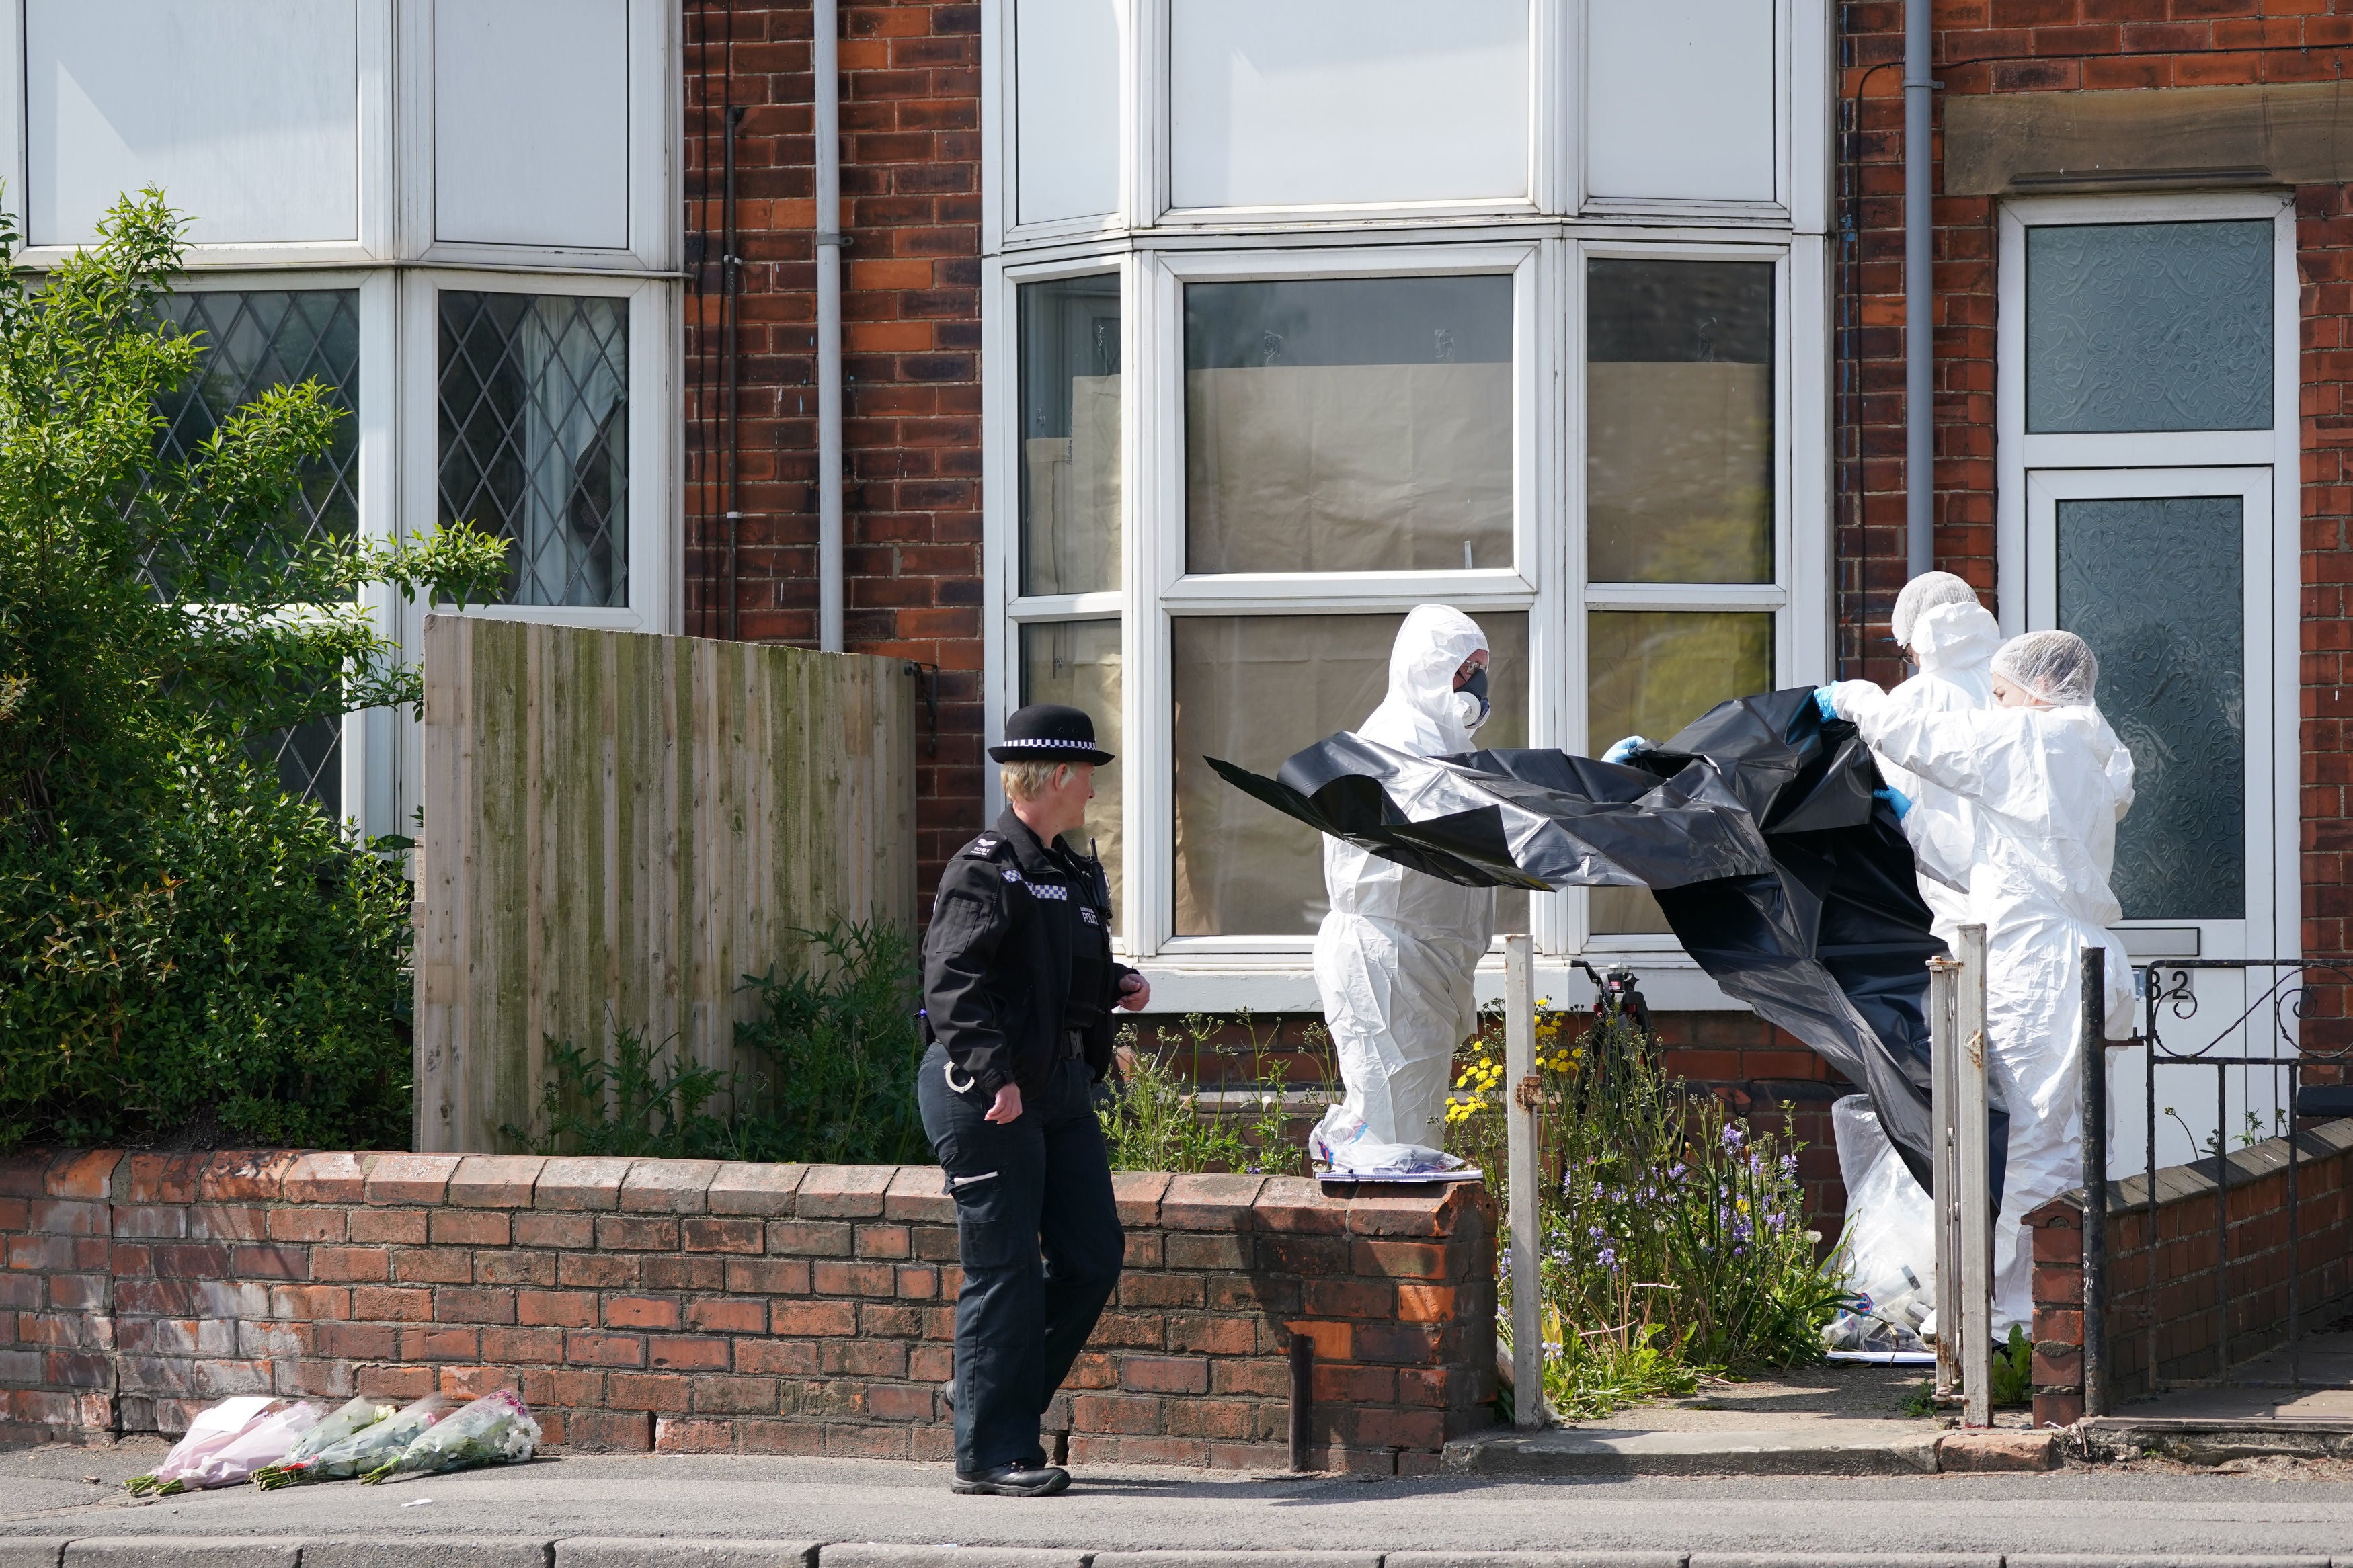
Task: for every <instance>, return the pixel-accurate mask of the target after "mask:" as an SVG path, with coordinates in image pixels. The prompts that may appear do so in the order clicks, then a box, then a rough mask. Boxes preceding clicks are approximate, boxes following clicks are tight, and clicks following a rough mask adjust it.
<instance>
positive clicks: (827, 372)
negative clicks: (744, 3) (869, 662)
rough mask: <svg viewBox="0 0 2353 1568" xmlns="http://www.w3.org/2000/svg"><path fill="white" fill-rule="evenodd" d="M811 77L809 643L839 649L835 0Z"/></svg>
mask: <svg viewBox="0 0 2353 1568" xmlns="http://www.w3.org/2000/svg"><path fill="white" fill-rule="evenodd" d="M810 11H811V16H810V26H811V28H812V29H813V31H812V34H811V37H810V41H809V69H810V70H811V72H812V73H813V74H814V75H815V76H816V78H817V108H816V118H817V646H818V647H820V648H822V649H824V650H825V651H826V652H828V653H839V652H840V651H841V243H842V242H841V67H840V63H839V37H840V24H839V21H837V19H836V12H835V0H811V4H810Z"/></svg>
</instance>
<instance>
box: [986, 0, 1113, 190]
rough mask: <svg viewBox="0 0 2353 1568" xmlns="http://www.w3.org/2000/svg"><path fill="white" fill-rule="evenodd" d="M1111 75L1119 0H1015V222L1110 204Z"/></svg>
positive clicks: (1111, 177)
mask: <svg viewBox="0 0 2353 1568" xmlns="http://www.w3.org/2000/svg"><path fill="white" fill-rule="evenodd" d="M1119 77H1120V63H1119V0H1017V3H1016V4H1015V5H1014V7H1013V118H1014V126H1013V137H1014V146H1015V148H1016V153H1015V157H1014V170H1013V177H1014V204H1015V207H1016V213H1017V221H1018V222H1021V223H1049V222H1051V221H1052V220H1054V219H1056V218H1068V217H1092V216H1095V215H1097V214H1099V213H1109V212H1112V211H1113V210H1114V209H1116V208H1117V207H1118V205H1119Z"/></svg>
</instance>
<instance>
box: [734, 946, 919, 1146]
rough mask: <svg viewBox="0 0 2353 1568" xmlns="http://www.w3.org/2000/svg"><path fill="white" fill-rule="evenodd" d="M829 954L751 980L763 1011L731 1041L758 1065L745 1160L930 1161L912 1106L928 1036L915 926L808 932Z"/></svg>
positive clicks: (745, 1130)
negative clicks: (920, 1010)
mask: <svg viewBox="0 0 2353 1568" xmlns="http://www.w3.org/2000/svg"><path fill="white" fill-rule="evenodd" d="M807 935H808V937H809V940H810V942H811V943H812V945H813V946H814V947H815V949H816V951H817V952H818V953H820V954H822V955H823V960H822V962H821V963H818V965H816V966H815V967H814V968H813V969H809V970H802V971H796V972H795V973H790V974H787V975H786V976H784V977H783V978H782V979H779V978H777V976H776V971H775V970H774V969H773V968H771V969H770V970H769V972H768V973H765V974H763V975H759V976H757V977H751V976H747V977H746V979H747V982H748V983H749V984H751V985H752V986H754V988H755V989H756V990H758V992H759V993H760V1016H758V1017H756V1018H754V1019H753V1020H752V1021H751V1022H750V1023H747V1024H739V1025H737V1026H736V1028H735V1043H736V1044H737V1045H738V1046H740V1047H748V1048H749V1049H751V1050H752V1051H754V1052H755V1053H757V1054H758V1055H759V1057H760V1058H762V1060H763V1068H762V1070H761V1072H760V1075H759V1081H758V1083H757V1085H756V1087H755V1089H754V1098H755V1100H756V1101H757V1103H758V1105H759V1107H760V1109H759V1111H758V1113H757V1114H756V1115H755V1116H754V1117H753V1118H752V1119H750V1120H749V1121H746V1122H745V1123H744V1125H743V1127H742V1130H741V1132H740V1134H739V1136H740V1138H741V1140H742V1147H743V1148H744V1150H745V1151H746V1155H745V1157H746V1158H752V1159H768V1160H821V1161H824V1162H826V1163H829V1164H851V1165H898V1164H927V1163H930V1161H931V1158H932V1143H931V1140H930V1139H929V1138H928V1137H926V1136H925V1135H924V1133H923V1117H922V1116H921V1115H920V1114H919V1113H918V1111H917V1110H916V1108H915V1068H916V1065H917V1063H919V1062H920V1061H921V1060H922V1059H923V1037H922V1034H921V1032H920V1031H919V1030H918V1028H917V1026H916V1023H915V1010H916V1008H917V1007H919V1006H920V1005H921V1003H920V1002H919V1001H918V1000H917V992H918V991H919V989H920V982H921V978H922V971H921V968H920V964H919V961H918V958H917V954H916V948H915V938H914V933H913V932H912V931H908V930H907V929H906V928H905V927H903V926H896V925H891V924H888V923H886V922H881V921H873V922H868V923H864V924H856V923H847V922H839V921H838V922H836V923H835V924H833V925H831V926H829V927H828V928H827V929H826V930H824V931H814V932H809V933H807Z"/></svg>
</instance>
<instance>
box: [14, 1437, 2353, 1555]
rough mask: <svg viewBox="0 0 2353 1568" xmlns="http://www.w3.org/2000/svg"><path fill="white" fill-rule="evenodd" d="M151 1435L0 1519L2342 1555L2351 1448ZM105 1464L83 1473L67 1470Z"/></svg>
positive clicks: (566, 1531)
mask: <svg viewBox="0 0 2353 1568" xmlns="http://www.w3.org/2000/svg"><path fill="white" fill-rule="evenodd" d="M160 1452H161V1448H160V1446H157V1445H148V1444H140V1445H137V1446H130V1445H126V1446H125V1447H123V1448H121V1449H114V1450H106V1449H99V1450H92V1449H82V1448H61V1447H58V1448H37V1449H24V1450H17V1451H16V1452H13V1453H5V1454H0V1535H31V1536H52V1537H55V1536H98V1535H104V1536H122V1535H138V1534H152V1535H180V1536H188V1535H206V1536H212V1535H220V1536H239V1535H277V1536H285V1535H321V1536H324V1535H335V1536H353V1535H366V1536H375V1537H377V1538H379V1539H382V1538H385V1537H400V1536H440V1537H443V1538H444V1539H448V1538H449V1537H453V1536H456V1537H466V1536H481V1535H499V1536H519V1535H520V1536H528V1535H542V1536H544V1537H547V1538H551V1539H552V1538H554V1537H560V1536H579V1535H608V1536H640V1537H645V1536H670V1537H732V1538H735V1539H763V1538H765V1539H778V1538H792V1539H799V1540H812V1541H818V1542H865V1541H878V1542H910V1543H913V1542H924V1543H947V1542H955V1543H961V1544H966V1545H981V1544H988V1545H1031V1546H1061V1547H1073V1548H1078V1549H1081V1550H1090V1551H1113V1550H1122V1549H1133V1548H1195V1549H1214V1550H1221V1551H1235V1550H1244V1549H1265V1548H1283V1549H1291V1550H1301V1549H1324V1550H1340V1549H1353V1550H1358V1551H1364V1550H1372V1551H1388V1552H1400V1551H1409V1550H1418V1549H1419V1550H1453V1551H1468V1550H1525V1549H1553V1550H1560V1549H1580V1550H1586V1551H1592V1550H1650V1551H1668V1552H1774V1551H1778V1552H1791V1553H1797V1554H1801V1555H1803V1554H1813V1553H1820V1552H1851V1553H1866V1554H1871V1555H1874V1556H1877V1555H1888V1554H1899V1553H1923V1552H2010V1553H2020V1552H2065V1553H2090V1554H2099V1555H2105V1556H2109V1557H2111V1558H2112V1559H2113V1558H2114V1557H2115V1556H2116V1555H2117V1554H2123V1555H2125V1556H2128V1557H2137V1558H2140V1559H2142V1560H2144V1561H2146V1560H2149V1559H2161V1558H2172V1557H2181V1556H2189V1555H2195V1554H2227V1555H2231V1556H2239V1557H2244V1556H2249V1555H2260V1554H2319V1555H2326V1554H2329V1553H2331V1552H2336V1553H2338V1554H2340V1559H2341V1560H2347V1561H2353V1556H2346V1555H2345V1554H2348V1553H2353V1480H2348V1479H2346V1478H2347V1477H2348V1476H2353V1470H2349V1469H2348V1468H2347V1467H2345V1466H2341V1465H2327V1464H2323V1465H2318V1466H2306V1465H2296V1464H2293V1463H2289V1462H2285V1461H2259V1462H2257V1463H2255V1464H2254V1465H2253V1468H2250V1469H2247V1470H2244V1471H2242V1472H2241V1473H2237V1474H2214V1473H2211V1472H2185V1471H2182V1470H2180V1469H2179V1468H2171V1467H2167V1468H2133V1469H2126V1470H2117V1469H2107V1470H2095V1469H2086V1468H2070V1469H2067V1470H2063V1471H2057V1472H2052V1473H2049V1474H2042V1475H2021V1476H1923V1477H1919V1478H1916V1479H1909V1478H1907V1479H1853V1480H1841V1479H1819V1480H1817V1479H1679V1480H1601V1481H1551V1480H1547V1481H1535V1482H1508V1481H1485V1480H1477V1479H1424V1480H1394V1479H1391V1480H1376V1481H1355V1480H1343V1479H1316V1480H1289V1479H1251V1478H1249V1477H1241V1476H1235V1475H1231V1474H1226V1473H1219V1472H1205V1471H1186V1470H1126V1471H1119V1472H1101V1473H1092V1474H1084V1473H1082V1477H1081V1484H1080V1485H1079V1486H1078V1487H1076V1488H1074V1489H1072V1491H1071V1493H1070V1494H1068V1495H1067V1496H1064V1497H1061V1498H1058V1499H1050V1500H1042V1501H1029V1500H1005V1499H995V1498H984V1499H975V1498H958V1497H954V1496H952V1495H950V1493H949V1492H948V1490H947V1489H946V1484H945V1481H946V1477H945V1474H944V1471H942V1470H940V1469H938V1468H931V1467H926V1466H918V1465H902V1464H892V1463H887V1462H880V1461H866V1460H848V1459H767V1458H698V1457H685V1456H677V1457H672V1456H644V1457H593V1456H582V1457H578V1458H555V1459H544V1460H541V1461H539V1462H537V1463H534V1464H532V1465H529V1466H523V1467H518V1468H511V1469H500V1470H480V1471H474V1472H471V1473H470V1474H466V1475H459V1476H449V1477H438V1478H437V1477H427V1478H422V1479H408V1480H405V1481H400V1482H396V1483H393V1484H390V1485H386V1486H381V1487H362V1486H359V1485H356V1484H353V1483H342V1484H336V1485H328V1486H321V1487H317V1488H303V1489H290V1490H287V1491H283V1492H276V1493H263V1492H259V1491H257V1490H255V1489H252V1488H250V1487H241V1488H237V1489H230V1490H227V1491H221V1492H212V1493H203V1494H198V1495H195V1496H188V1497H180V1498H169V1499H164V1500H160V1501H155V1502H150V1503H139V1502H135V1501H132V1500H129V1499H128V1498H127V1497H126V1496H125V1494H124V1493H123V1492H122V1490H121V1485H120V1483H121V1479H122V1478H124V1477H126V1476H129V1475H132V1474H136V1473H138V1472H139V1471H141V1470H142V1469H144V1468H149V1467H151V1466H152V1465H153V1463H154V1461H155V1459H156V1458H158V1457H159V1455H160ZM85 1476H95V1477H98V1478H99V1481H98V1483H97V1484H92V1483H90V1482H88V1481H85V1480H84V1479H82V1478H83V1477H85Z"/></svg>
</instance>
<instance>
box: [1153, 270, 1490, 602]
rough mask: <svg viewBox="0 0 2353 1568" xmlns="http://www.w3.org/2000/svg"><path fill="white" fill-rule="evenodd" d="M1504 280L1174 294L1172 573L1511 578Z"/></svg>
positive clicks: (1200, 289) (1194, 287) (1278, 285)
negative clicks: (1180, 567) (1178, 332)
mask: <svg viewBox="0 0 2353 1568" xmlns="http://www.w3.org/2000/svg"><path fill="white" fill-rule="evenodd" d="M1512 453H1513V438H1512V280H1511V279H1509V278H1507V277H1503V276H1500V275H1499V276H1493V277H1470V278H1335V279H1298V280H1289V279H1284V280H1276V281H1271V282H1261V283H1194V284H1188V285H1187V287H1186V289H1185V569H1186V570H1187V572H1215V573H1225V572H1377V571H1408V570H1419V571H1448V570H1453V571H1461V570H1464V569H1467V568H1472V567H1507V566H1509V565H1511V563H1512V489H1513V487H1512V476H1513V459H1512Z"/></svg>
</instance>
